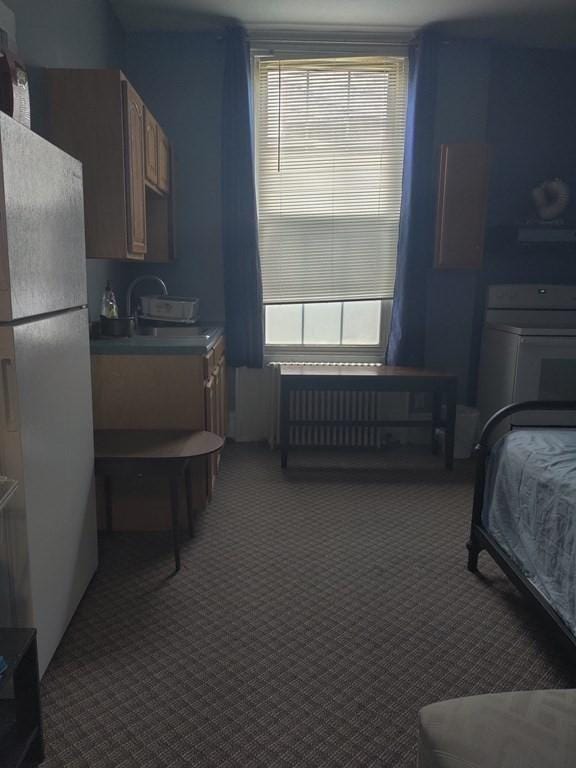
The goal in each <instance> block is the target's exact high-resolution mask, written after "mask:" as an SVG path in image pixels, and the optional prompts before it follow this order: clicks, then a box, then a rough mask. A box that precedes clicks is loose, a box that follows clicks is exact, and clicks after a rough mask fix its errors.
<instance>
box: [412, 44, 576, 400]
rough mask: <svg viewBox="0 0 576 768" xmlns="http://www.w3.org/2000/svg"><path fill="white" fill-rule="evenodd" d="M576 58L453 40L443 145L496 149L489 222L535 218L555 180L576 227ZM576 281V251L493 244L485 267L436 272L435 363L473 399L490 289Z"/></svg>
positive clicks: (431, 352)
mask: <svg viewBox="0 0 576 768" xmlns="http://www.w3.org/2000/svg"><path fill="white" fill-rule="evenodd" d="M575 83H576V52H574V51H557V50H543V49H530V48H518V47H514V46H506V47H504V46H497V45H492V46H489V45H487V44H480V45H479V46H478V45H476V44H474V43H473V42H466V41H463V42H460V43H451V44H447V45H446V46H445V47H444V50H443V51H442V54H441V63H440V73H439V83H438V102H437V109H438V117H437V124H436V140H437V142H438V143H439V144H440V143H442V142H447V141H475V140H480V141H487V142H488V143H489V144H490V145H491V147H492V161H491V183H490V192H489V205H488V225H489V226H493V225H504V224H507V225H513V224H515V223H519V222H521V221H523V220H524V219H525V218H526V217H528V216H530V215H531V214H532V208H531V204H530V192H531V190H532V188H533V187H534V186H536V185H537V184H538V183H540V182H541V181H543V180H544V179H547V178H553V177H555V176H560V177H562V178H564V179H565V180H566V181H568V182H569V183H571V186H572V190H573V202H572V205H571V207H570V211H569V213H568V215H569V216H571V217H572V221H574V223H575V224H576V96H575V95H574V94H575ZM505 282H511V283H561V284H570V283H574V284H576V253H575V254H574V255H570V254H566V253H558V252H556V253H553V252H546V251H540V252H537V253H536V252H526V251H518V250H517V249H515V248H512V247H505V248H502V247H499V248H493V247H491V248H488V249H487V253H486V255H485V261H484V266H483V269H482V270H480V271H477V272H466V271H464V270H451V271H432V274H431V277H430V283H429V294H428V306H429V317H428V321H429V328H428V346H427V363H428V365H430V366H434V367H440V368H446V369H450V370H452V371H454V372H455V373H457V374H458V376H459V379H460V399H461V400H462V401H468V402H473V400H474V397H475V389H476V387H475V381H476V375H477V363H478V355H479V346H480V337H481V327H482V314H483V311H484V296H485V292H486V287H487V286H488V285H490V284H492V283H505Z"/></svg>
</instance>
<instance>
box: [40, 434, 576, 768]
mask: <svg viewBox="0 0 576 768" xmlns="http://www.w3.org/2000/svg"><path fill="white" fill-rule="evenodd" d="M291 458H292V457H291ZM294 460H295V461H294V463H297V462H298V461H299V462H301V464H302V465H304V464H305V463H307V464H308V468H300V469H299V468H293V469H291V470H289V471H288V473H287V474H285V475H283V474H282V472H281V471H280V469H279V466H278V465H279V461H278V456H277V455H276V454H273V453H271V452H270V451H268V450H267V449H266V448H263V447H253V446H228V447H227V449H226V452H225V455H224V458H223V462H222V464H223V468H222V474H221V477H220V480H219V483H218V486H217V490H216V494H215V498H214V501H213V503H212V505H211V507H210V508H209V510H208V512H207V513H206V514H205V516H204V519H203V521H202V524H201V530H200V532H199V535H198V537H197V538H196V539H195V540H194V541H193V542H190V543H187V544H186V547H185V550H184V559H183V568H182V571H181V572H180V574H179V575H177V576H175V577H173V578H170V577H169V574H170V572H171V569H172V552H171V548H170V540H169V537H168V536H165V535H163V534H133V535H126V534H117V535H115V536H114V537H113V539H111V540H103V541H102V543H101V567H100V571H99V573H98V574H97V576H96V578H95V580H94V582H93V584H92V585H91V587H90V590H89V592H88V594H87V596H86V598H85V599H84V601H83V602H82V605H81V606H80V609H79V611H78V612H77V614H76V617H75V619H74V621H73V623H72V625H71V627H70V629H69V631H68V633H67V635H66V637H65V639H64V641H63V643H62V645H61V647H60V649H59V651H58V653H57V655H56V657H55V659H54V661H53V663H52V665H51V667H50V669H49V671H48V673H47V674H46V676H45V678H44V682H43V703H44V717H45V734H46V741H47V749H48V759H47V761H46V762H45V764H44V765H45V766H47V768H55V767H56V766H65V767H66V768H72V767H73V766H88V767H89V768H100V767H106V768H127V767H132V766H134V767H136V766H138V768H148V767H150V768H161V767H162V766H175V767H178V768H179V767H180V766H198V768H204V767H206V768H207V767H208V766H215V767H216V766H217V767H218V768H256V767H262V768H284V767H286V768H288V767H289V766H310V767H314V768H316V767H318V768H344V766H346V767H350V768H354V767H355V766H371V767H372V768H396V766H398V767H400V766H412V767H413V766H414V765H415V763H416V744H417V735H416V713H417V711H418V709H419V708H420V707H421V706H422V705H424V704H426V703H429V702H432V701H436V700H438V699H445V698H449V697H454V696H459V695H464V694H472V693H480V692H490V691H501V690H510V689H527V688H537V687H543V688H546V687H554V686H558V687H566V686H575V685H576V672H574V671H573V670H574V667H573V665H572V664H570V663H569V661H568V660H567V659H566V657H565V656H564V655H563V652H562V650H561V649H560V647H558V646H557V645H556V643H555V641H554V640H553V639H552V638H551V637H549V636H548V634H547V631H546V629H545V628H544V627H543V626H541V625H540V623H539V622H538V621H537V620H536V619H535V618H534V617H533V616H532V613H531V611H530V610H529V609H528V607H527V605H526V604H525V602H524V600H523V599H522V598H521V597H520V596H519V595H518V594H517V593H516V591H515V590H514V589H513V588H512V587H511V586H510V585H509V584H508V582H507V580H506V579H505V578H504V577H503V576H501V575H500V573H499V571H498V570H497V569H496V567H495V566H493V565H492V564H491V563H490V561H489V559H488V557H487V556H485V555H484V556H481V568H482V571H483V574H484V578H483V579H479V578H478V577H475V576H473V575H471V574H469V573H468V572H467V571H466V569H465V559H466V558H465V550H464V542H465V539H466V535H467V528H468V519H469V510H470V501H471V484H470V477H471V474H470V468H469V467H467V466H464V467H460V468H457V470H456V471H455V472H454V473H453V474H449V473H446V472H445V471H443V470H442V469H441V468H440V467H439V465H438V464H437V460H435V459H426V460H425V461H422V462H420V461H417V462H416V461H415V460H414V459H413V458H409V460H407V462H406V464H405V465H404V464H403V462H402V460H401V459H400V460H396V459H392V458H391V459H390V460H387V458H386V455H384V457H383V458H380V457H376V458H375V457H373V456H372V457H369V463H368V465H367V466H370V462H371V466H372V468H371V469H365V470H364V469H362V468H361V466H362V464H361V463H360V462H361V461H363V460H364V459H363V458H362V457H356V456H355V457H354V458H353V459H352V460H351V461H350V457H346V456H343V455H342V454H340V453H333V454H321V455H318V454H314V455H313V456H311V457H307V456H303V457H302V456H300V457H299V456H298V455H297V454H295V455H294ZM389 462H390V465H389V466H388V464H389ZM413 464H415V466H409V465H413Z"/></svg>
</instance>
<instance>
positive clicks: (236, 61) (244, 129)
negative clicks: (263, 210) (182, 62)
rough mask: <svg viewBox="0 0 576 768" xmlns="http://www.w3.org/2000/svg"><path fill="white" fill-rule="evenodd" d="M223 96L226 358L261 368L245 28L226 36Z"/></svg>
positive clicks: (259, 290) (235, 363)
mask: <svg viewBox="0 0 576 768" xmlns="http://www.w3.org/2000/svg"><path fill="white" fill-rule="evenodd" d="M224 44H225V46H226V56H225V65H224V82H223V94H222V99H223V103H222V177H221V178H222V233H223V234H222V236H223V243H222V247H223V260H224V289H225V298H226V358H227V360H228V362H229V363H230V365H233V366H236V367H240V366H248V367H250V368H261V367H262V361H263V350H264V345H263V322H262V312H263V308H262V278H261V274H260V256H259V253H258V220H257V213H256V190H255V183H254V148H253V142H252V135H253V134H252V103H251V99H252V94H251V78H250V57H249V49H248V41H247V38H246V33H245V31H244V29H242V27H229V28H228V29H227V30H226V32H225V40H224Z"/></svg>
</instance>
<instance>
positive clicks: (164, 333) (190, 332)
mask: <svg viewBox="0 0 576 768" xmlns="http://www.w3.org/2000/svg"><path fill="white" fill-rule="evenodd" d="M221 333H222V329H221V328H218V327H215V326H210V327H208V326H195V325H180V326H172V325H149V326H140V327H139V328H138V329H137V331H136V337H137V338H138V339H139V341H143V342H146V341H148V340H149V341H150V343H153V342H154V341H158V340H159V339H166V340H169V339H174V340H181V341H186V342H187V343H188V344H192V345H194V346H198V347H208V346H209V345H210V344H211V343H212V342H214V341H215V339H216V338H217V337H218V336H219V335H220V334H221Z"/></svg>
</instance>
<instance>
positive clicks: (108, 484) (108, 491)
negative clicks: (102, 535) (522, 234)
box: [104, 475, 113, 533]
mask: <svg viewBox="0 0 576 768" xmlns="http://www.w3.org/2000/svg"><path fill="white" fill-rule="evenodd" d="M104 495H105V505H106V529H107V531H108V533H112V530H113V527H112V478H111V477H110V475H105V476H104Z"/></svg>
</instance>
